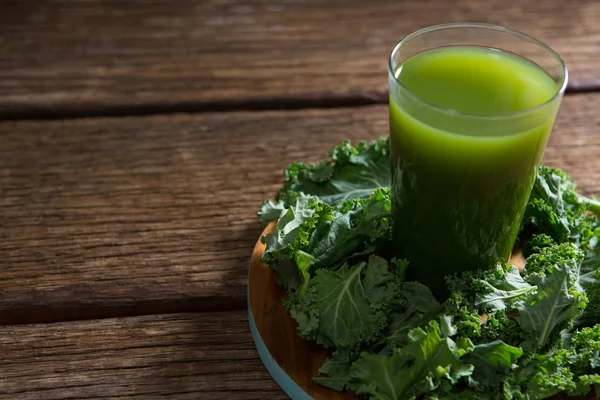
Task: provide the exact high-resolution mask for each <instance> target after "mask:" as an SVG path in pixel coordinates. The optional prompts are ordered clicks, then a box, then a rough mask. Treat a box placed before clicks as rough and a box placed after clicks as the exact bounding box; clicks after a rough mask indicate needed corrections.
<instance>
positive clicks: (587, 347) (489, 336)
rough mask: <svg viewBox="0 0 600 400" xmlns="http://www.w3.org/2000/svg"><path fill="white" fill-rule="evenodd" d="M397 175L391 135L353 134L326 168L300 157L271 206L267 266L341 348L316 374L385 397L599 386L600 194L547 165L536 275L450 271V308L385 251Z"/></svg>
mask: <svg viewBox="0 0 600 400" xmlns="http://www.w3.org/2000/svg"><path fill="white" fill-rule="evenodd" d="M390 179H391V177H390V157H389V142H388V140H387V139H383V138H382V139H379V140H376V141H373V142H371V143H359V144H358V145H357V146H356V147H353V146H351V145H350V143H349V142H344V143H342V144H340V145H339V146H337V147H336V148H334V149H333V150H332V151H331V153H330V157H329V159H327V160H326V161H323V162H322V163H319V164H313V165H305V164H302V163H296V164H293V165H291V166H290V167H289V168H288V169H287V170H286V180H285V183H284V185H283V188H282V189H281V190H280V191H279V193H278V195H277V197H276V199H274V200H267V201H265V202H264V203H263V205H262V207H261V209H260V211H259V219H260V220H261V221H262V222H264V223H267V222H270V221H274V220H277V223H276V227H275V230H274V231H273V233H272V234H270V235H267V236H265V237H264V238H263V242H264V243H265V244H266V251H265V253H264V255H263V261H264V262H265V263H267V264H268V265H269V266H270V267H272V268H273V269H274V270H275V271H276V272H277V275H278V277H279V280H280V282H281V283H282V284H284V285H285V287H286V288H287V292H288V296H287V298H286V299H285V301H284V304H285V306H286V307H287V310H288V311H289V313H290V315H291V316H292V317H293V318H294V319H295V320H296V322H297V324H298V334H299V335H300V336H301V337H303V338H306V339H308V340H311V341H314V342H317V343H319V344H321V345H323V346H324V347H326V348H328V349H330V351H331V355H330V357H329V359H328V360H327V361H326V362H325V363H324V364H323V366H322V367H321V369H320V370H319V376H318V377H315V381H316V382H317V383H319V384H321V385H323V386H326V387H329V388H331V389H333V390H338V391H341V390H351V391H353V392H355V393H357V394H359V395H361V396H365V397H368V398H370V399H382V400H404V399H419V400H420V399H425V400H460V399H463V400H479V399H489V400H535V399H545V398H550V397H552V396H554V395H556V394H558V393H561V392H564V393H565V394H566V395H569V396H578V395H586V394H589V393H590V390H591V389H594V388H596V390H597V392H598V390H599V388H598V385H600V221H599V219H598V216H597V215H600V202H599V201H598V200H597V199H592V198H588V197H585V196H582V195H581V194H579V193H577V190H576V186H575V183H574V182H573V181H572V180H571V179H570V178H569V176H568V175H567V174H566V173H565V172H564V171H561V170H558V169H554V168H550V167H546V166H542V167H540V168H539V170H538V173H537V177H536V181H535V184H534V187H533V191H532V194H531V198H530V201H529V203H528V205H527V208H526V211H525V216H524V218H523V222H522V224H521V232H520V237H519V244H520V245H522V246H523V252H524V254H525V255H526V256H527V264H526V266H525V270H524V271H522V272H521V271H519V270H518V269H517V268H515V267H514V266H511V265H509V264H505V263H504V261H506V260H498V261H499V262H498V265H497V266H496V267H494V268H491V269H487V270H479V271H473V272H467V273H463V274H460V275H455V276H447V277H446V280H447V285H448V289H449V292H450V293H451V294H450V296H449V298H448V299H446V300H445V301H443V302H442V303H440V302H439V301H438V300H437V299H436V298H435V297H434V295H433V294H432V292H431V290H430V289H429V288H428V287H426V286H424V285H422V284H420V283H417V282H411V281H407V280H406V277H405V275H404V274H405V271H406V269H407V265H408V262H407V261H406V260H389V261H388V258H387V257H386V256H387V255H388V254H389V253H390V246H391V229H390V226H391V221H390V220H391V194H390V188H389V186H390ZM594 214H596V215H594ZM431 251H436V249H433V248H432V249H431ZM432 267H435V268H432V270H439V266H432Z"/></svg>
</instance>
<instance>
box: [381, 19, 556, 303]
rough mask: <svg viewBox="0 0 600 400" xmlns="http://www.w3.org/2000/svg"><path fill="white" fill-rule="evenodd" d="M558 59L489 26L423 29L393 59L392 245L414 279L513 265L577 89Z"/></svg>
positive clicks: (436, 283) (435, 282)
mask: <svg viewBox="0 0 600 400" xmlns="http://www.w3.org/2000/svg"><path fill="white" fill-rule="evenodd" d="M567 80H568V73H567V69H566V67H565V64H564V62H563V61H562V60H561V58H560V57H559V56H558V54H557V53H556V52H554V51H553V50H552V49H550V48H549V47H548V46H546V45H545V44H544V43H542V42H540V41H539V40H536V39H534V38H532V37H529V36H527V35H524V34H522V33H518V32H515V31H512V30H509V29H505V28H502V27H499V26H494V25H486V24H470V23H469V24H467V23H465V24H447V25H438V26H433V27H430V28H426V29H423V30H420V31H418V32H415V33H413V34H412V35H409V36H408V37H406V38H405V39H403V40H402V41H401V42H400V43H398V44H397V45H396V47H395V48H394V49H393V51H392V53H391V55H390V60H389V87H390V99H389V102H390V137H391V157H392V169H393V171H392V176H393V182H392V196H393V197H392V199H393V219H394V225H393V244H394V251H395V253H396V255H397V256H399V257H403V258H407V259H408V260H409V274H410V275H412V276H411V278H413V279H416V280H419V281H421V282H423V283H425V284H427V285H428V286H429V287H430V288H431V289H432V290H433V291H434V294H436V295H437V296H438V297H444V296H445V295H447V290H446V285H445V283H444V276H445V275H447V274H453V273H457V272H462V271H466V270H474V269H480V268H487V267H490V266H492V265H495V264H496V263H497V262H499V261H503V262H506V261H508V259H509V257H510V254H511V252H512V250H513V246H514V243H515V240H516V236H517V234H518V230H519V225H520V222H521V219H522V218H523V213H524V210H525V207H526V204H527V201H528V199H529V195H530V193H531V189H532V186H533V183H534V180H535V174H536V171H537V168H538V166H539V164H540V162H541V159H542V154H543V151H544V148H545V147H546V143H547V141H548V137H549V135H550V131H551V130H552V126H553V124H554V119H555V117H556V113H557V111H558V107H559V105H560V101H561V98H562V95H563V93H564V90H565V88H566V86H567Z"/></svg>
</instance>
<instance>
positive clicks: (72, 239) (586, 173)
mask: <svg viewBox="0 0 600 400" xmlns="http://www.w3.org/2000/svg"><path fill="white" fill-rule="evenodd" d="M599 108H600V94H580V95H573V96H567V97H566V98H565V100H564V105H563V108H562V110H561V112H560V115H559V118H558V123H557V127H556V130H555V132H554V134H553V136H552V139H551V142H550V147H549V149H548V150H547V153H546V154H547V157H546V159H547V161H548V162H550V163H551V164H553V165H556V166H559V167H564V168H566V169H567V170H568V171H569V172H571V173H572V174H573V176H574V178H575V179H576V180H577V182H579V183H580V186H581V189H582V191H583V192H584V193H588V194H591V193H595V194H600V136H599V135H598V133H597V132H598V125H599V124H600V115H599V114H598V112H597V110H598V109H599ZM387 130H388V118H387V107H386V106H384V105H375V106H368V107H354V108H335V109H328V110H298V111H270V112H237V113H215V114H210V113H207V114H201V115H174V116H155V117H146V118H140V117H136V118H133V117H131V118H94V119H80V120H66V121H48V122H45V123H43V124H40V123H36V122H24V121H21V122H6V123H2V124H0V210H1V212H0V293H1V295H0V324H7V323H17V322H40V321H56V320H65V319H67V320H68V319H82V318H97V317H108V316H126V315H134V314H148V313H154V314H156V313H166V312H176V311H197V310H215V309H223V310H231V309H240V308H243V307H245V304H246V283H247V272H248V262H249V259H250V254H251V251H252V248H253V246H254V244H255V242H256V240H257V238H258V237H259V235H260V232H261V230H262V228H263V227H262V226H261V224H260V223H259V222H258V221H257V220H256V211H257V209H258V207H259V205H260V202H261V201H262V200H264V199H266V198H269V197H271V196H272V195H273V194H274V193H275V191H276V189H277V188H278V186H279V185H280V184H281V183H282V182H283V174H282V171H283V169H284V168H285V167H286V166H287V165H288V164H290V163H291V162H293V161H316V160H319V159H321V158H323V157H324V156H325V152H326V151H327V149H329V148H331V147H332V146H333V145H335V144H337V143H339V142H341V141H342V140H344V139H351V140H353V141H356V140H359V139H372V138H375V137H378V136H381V135H385V134H386V133H387Z"/></svg>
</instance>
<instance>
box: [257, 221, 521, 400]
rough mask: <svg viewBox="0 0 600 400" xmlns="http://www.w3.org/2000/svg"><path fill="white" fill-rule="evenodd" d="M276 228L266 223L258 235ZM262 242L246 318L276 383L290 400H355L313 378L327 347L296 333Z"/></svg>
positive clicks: (514, 261) (514, 257)
mask: <svg viewBox="0 0 600 400" xmlns="http://www.w3.org/2000/svg"><path fill="white" fill-rule="evenodd" d="M274 229H275V222H272V223H270V224H269V225H267V227H266V228H265V230H264V231H263V233H262V234H261V237H262V236H264V235H267V234H269V233H271V232H273V230H274ZM264 251H265V245H264V244H263V243H262V242H261V240H260V238H259V239H258V242H257V243H256V246H255V247H254V251H253V252H252V259H251V261H250V273H249V282H248V318H249V320H250V329H251V331H252V337H253V338H254V343H255V344H256V348H257V350H258V353H259V355H260V357H261V359H262V361H263V363H264V364H265V367H266V368H267V370H268V371H269V373H270V374H271V375H272V376H273V378H274V379H275V381H276V382H277V384H278V385H279V386H280V387H281V388H282V389H283V391H284V392H285V393H286V394H287V395H288V396H290V398H291V399H293V400H310V399H315V400H342V399H345V400H348V399H353V400H358V399H359V397H358V396H356V395H354V394H353V393H351V392H336V391H334V390H331V389H327V388H325V387H323V386H320V385H317V384H316V383H315V382H314V381H313V377H315V376H317V374H318V371H319V368H320V367H321V365H323V362H324V361H325V359H326V358H327V357H328V352H327V350H325V349H323V348H322V347H319V346H317V345H316V344H314V343H311V342H308V341H306V340H303V339H301V338H300V337H299V336H298V329H297V324H296V321H295V320H293V319H292V318H291V317H290V316H289V315H288V313H287V312H286V311H285V309H284V308H283V305H282V303H281V300H282V299H283V298H284V297H285V296H286V292H285V290H284V289H283V287H282V286H280V285H279V284H277V277H276V273H275V272H274V271H273V270H272V269H271V268H269V267H268V266H267V265H265V264H263V263H262V262H261V261H260V258H261V256H262V255H263V253H264ZM510 262H511V263H512V264H513V265H515V266H517V267H518V268H519V269H521V270H522V269H523V267H524V266H525V260H524V258H523V254H522V253H520V252H515V254H513V255H512V257H511V260H510Z"/></svg>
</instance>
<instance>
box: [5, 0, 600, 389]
mask: <svg viewBox="0 0 600 400" xmlns="http://www.w3.org/2000/svg"><path fill="white" fill-rule="evenodd" d="M598 20H600V3H599V2H597V1H595V0H571V1H568V2H567V1H564V0H549V1H543V2H540V1H538V2H531V1H526V0H523V1H518V0H493V1H476V0H456V1H448V0H427V1H424V0H414V1H408V0H405V1H360V0H346V1H329V2H323V1H321V0H307V1H304V0H303V1H300V0H287V1H271V0H260V1H246V0H209V1H200V0H196V1H194V0H178V1H169V0H146V1H117V0H115V1H109V0H88V1H75V0H39V1H33V0H31V1H12V0H0V119H1V122H0V325H1V326H0V398H2V399H11V400H13V399H67V398H68V399H92V398H131V399H133V398H136V399H164V398H172V399H272V398H284V397H285V396H284V394H283V392H282V391H281V390H280V389H279V388H278V387H277V385H276V384H275V383H274V382H273V380H272V379H271V378H270V376H269V375H268V373H267V372H266V370H265V369H264V367H263V366H262V364H261V362H260V360H259V358H258V355H257V353H256V351H255V349H254V345H253V343H252V339H251V337H250V333H249V330H248V324H247V314H246V282H247V272H248V262H249V259H250V253H251V251H252V248H253V246H254V243H255V241H256V239H257V237H258V235H259V234H260V232H261V230H262V226H261V225H260V224H259V222H258V221H257V219H256V217H255V215H256V210H257V208H258V206H259V204H260V202H261V200H263V199H265V198H268V197H270V196H272V195H273V194H274V192H275V190H276V188H277V187H278V185H279V184H280V183H281V181H282V179H283V175H282V171H283V168H284V167H285V166H286V165H287V164H289V163H290V162H292V161H298V160H303V161H314V160H317V159H319V158H321V157H323V156H324V155H325V154H324V152H325V151H326V149H328V148H329V147H331V146H332V145H334V144H336V143H338V142H339V141H341V140H343V139H346V138H349V139H353V140H358V139H370V138H374V137H377V136H381V135H385V134H386V133H387V106H386V104H385V103H386V97H387V95H386V88H387V75H386V58H387V55H388V52H389V51H390V49H391V47H392V46H393V44H394V43H395V42H397V41H398V40H399V39H400V38H401V37H403V36H404V35H406V34H408V33H410V32H412V31H414V30H415V29H417V28H420V27H424V26H427V25H432V24H436V23H442V22H451V21H480V22H490V23H496V24H501V25H506V26H508V27H511V28H515V29H518V30H522V31H525V32H527V33H529V34H531V35H534V36H536V37H539V38H540V39H542V40H544V41H546V42H547V43H548V44H550V45H551V46H552V47H554V48H555V49H556V50H557V51H558V52H559V53H560V54H561V55H562V56H563V57H564V59H565V61H566V62H567V64H568V67H569V69H570V72H571V82H570V84H569V89H568V93H567V95H566V96H565V99H564V101H563V107H562V109H561V111H560V115H559V117H558V120H557V123H556V127H555V130H554V133H553V135H552V139H551V142H550V145H549V147H548V150H547V152H546V155H545V161H546V162H547V163H549V164H551V165H553V166H557V167H561V168H564V169H566V170H567V171H568V172H570V173H571V174H572V176H573V177H574V178H575V180H576V181H577V182H578V184H579V186H580V188H581V189H582V191H583V192H584V193H587V194H596V195H599V194H600V112H599V110H600V69H599V65H600V25H599V24H598V23H597V21H598Z"/></svg>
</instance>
